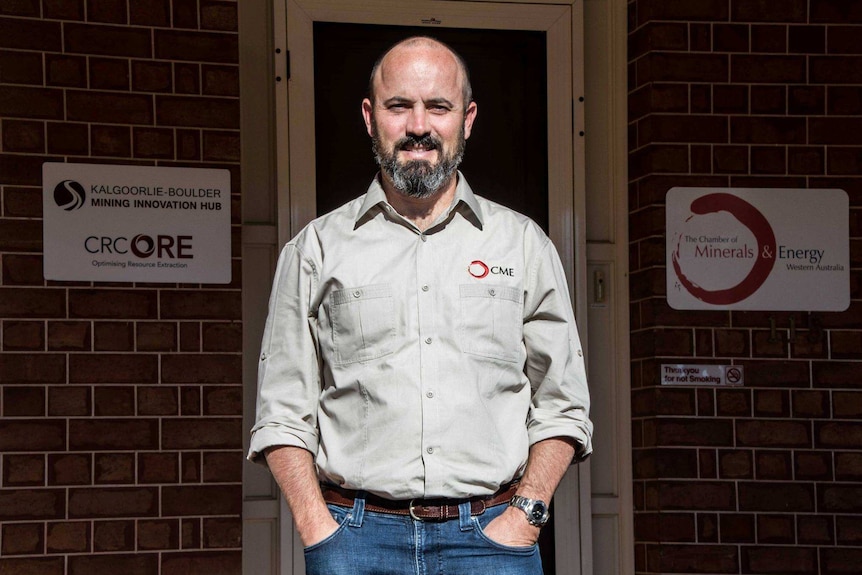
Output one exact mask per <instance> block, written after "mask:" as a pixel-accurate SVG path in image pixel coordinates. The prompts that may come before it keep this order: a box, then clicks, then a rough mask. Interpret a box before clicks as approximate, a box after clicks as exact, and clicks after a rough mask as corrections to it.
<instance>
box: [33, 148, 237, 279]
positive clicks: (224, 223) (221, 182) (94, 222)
mask: <svg viewBox="0 0 862 575" xmlns="http://www.w3.org/2000/svg"><path fill="white" fill-rule="evenodd" d="M42 205H43V217H44V226H43V234H42V235H43V240H44V274H45V279H49V280H67V281H107V282H150V283H215V284H222V283H229V282H230V281H231V261H230V240H231V237H230V236H231V234H230V173H229V172H228V171H227V170H218V169H203V168H165V167H151V166H113V165H94V164H67V163H55V162H46V163H45V164H43V165H42Z"/></svg>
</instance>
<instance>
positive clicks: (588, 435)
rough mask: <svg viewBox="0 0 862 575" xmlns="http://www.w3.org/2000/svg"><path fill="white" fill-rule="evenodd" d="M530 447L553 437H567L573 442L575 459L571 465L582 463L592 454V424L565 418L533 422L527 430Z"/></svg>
mask: <svg viewBox="0 0 862 575" xmlns="http://www.w3.org/2000/svg"><path fill="white" fill-rule="evenodd" d="M527 433H528V434H529V438H530V445H533V444H536V443H538V442H540V441H544V440H546V439H551V438H553V437H569V438H571V439H573V440H574V442H575V457H574V460H573V461H572V463H580V462H581V461H584V460H585V459H586V458H587V457H589V456H590V454H591V453H592V452H593V423H592V422H591V421H590V420H589V419H584V420H577V419H571V418H566V419H565V421H560V420H557V421H554V422H546V423H541V424H540V423H537V422H534V423H533V425H531V426H530V427H529V428H528V431H527Z"/></svg>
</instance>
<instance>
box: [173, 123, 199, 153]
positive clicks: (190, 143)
mask: <svg viewBox="0 0 862 575" xmlns="http://www.w3.org/2000/svg"><path fill="white" fill-rule="evenodd" d="M176 133H177V159H180V160H199V159H200V158H201V135H200V131H199V130H176Z"/></svg>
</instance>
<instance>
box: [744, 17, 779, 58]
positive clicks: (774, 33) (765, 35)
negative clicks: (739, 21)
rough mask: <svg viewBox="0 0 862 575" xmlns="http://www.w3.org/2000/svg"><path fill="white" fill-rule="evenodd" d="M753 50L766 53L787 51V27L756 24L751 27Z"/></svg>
mask: <svg viewBox="0 0 862 575" xmlns="http://www.w3.org/2000/svg"><path fill="white" fill-rule="evenodd" d="M751 51H752V52H760V53H764V54H768V53H771V54H783V53H785V52H787V27H786V26H774V25H771V24H755V25H753V26H752V27H751Z"/></svg>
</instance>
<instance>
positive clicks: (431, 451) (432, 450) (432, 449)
mask: <svg viewBox="0 0 862 575" xmlns="http://www.w3.org/2000/svg"><path fill="white" fill-rule="evenodd" d="M425 451H427V452H428V453H434V448H433V447H429V448H428V449H426V450H425Z"/></svg>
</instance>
